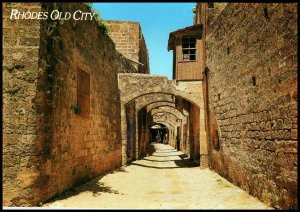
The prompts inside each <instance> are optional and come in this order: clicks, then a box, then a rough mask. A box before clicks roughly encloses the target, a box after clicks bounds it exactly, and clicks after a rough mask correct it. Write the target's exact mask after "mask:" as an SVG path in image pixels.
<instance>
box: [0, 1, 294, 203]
mask: <svg viewBox="0 0 300 212" xmlns="http://www.w3.org/2000/svg"><path fill="white" fill-rule="evenodd" d="M296 6H297V5H296V4H283V3H281V4H249V3H243V4H240V3H239V4H237V3H197V5H196V7H195V8H194V9H193V11H194V13H195V16H194V25H193V26H187V27H186V28H183V29H179V30H176V31H174V32H171V33H170V37H169V41H168V50H173V55H174V57H173V79H172V80H168V79H167V78H166V77H160V76H151V75H150V74H149V58H148V52H147V47H146V43H145V40H144V37H143V34H142V30H141V27H140V25H139V23H137V22H128V21H106V23H108V24H109V25H110V31H109V33H108V35H107V34H105V33H103V32H101V31H99V26H98V23H97V21H96V20H91V21H88V23H87V22H86V21H74V20H68V21H64V22H62V21H51V20H49V19H48V20H36V19H35V20H21V19H19V20H11V19H10V18H9V16H10V12H11V9H18V10H20V11H36V12H39V11H44V12H45V11H52V10H54V9H58V10H60V11H69V12H74V11H76V10H78V9H80V10H82V11H85V12H89V11H90V8H89V7H88V6H87V5H86V4H84V3H80V4H78V3H76V4H75V3H42V4H39V3H5V4H3V6H2V11H3V205H4V206H36V205H38V204H39V203H40V202H44V201H46V200H48V199H50V198H52V197H53V196H55V195H57V194H60V193H62V192H64V191H66V190H68V189H70V188H71V187H73V186H75V185H78V184H80V183H83V182H84V181H86V180H89V179H91V178H94V177H96V176H99V175H100V174H103V173H105V172H107V171H110V170H114V169H116V168H117V167H120V166H121V165H126V164H129V163H130V162H131V161H133V160H136V159H139V158H141V157H143V156H145V155H146V153H147V148H148V146H149V143H150V142H153V141H155V142H165V143H168V144H169V145H171V146H172V147H174V148H176V149H178V150H180V151H182V152H183V153H185V154H186V156H187V158H189V159H190V160H192V161H194V162H195V163H196V164H198V165H199V166H200V168H207V167H209V168H210V169H213V170H215V171H216V172H218V173H219V174H220V175H222V176H223V177H225V178H227V179H228V180H229V181H231V182H232V183H234V184H236V185H238V186H240V187H241V188H242V189H244V190H246V191H248V192H249V193H250V194H251V195H253V196H256V197H258V198H259V199H260V200H262V201H263V202H265V203H266V204H268V205H270V206H272V207H274V208H280V209H290V208H297V207H298V205H297V168H298V166H297V139H298V137H297V130H298V129H297V107H298V105H297V79H296V77H297V45H298V43H297V36H298V34H297V7H296ZM199 180H201V179H199ZM199 192H200V191H199Z"/></svg>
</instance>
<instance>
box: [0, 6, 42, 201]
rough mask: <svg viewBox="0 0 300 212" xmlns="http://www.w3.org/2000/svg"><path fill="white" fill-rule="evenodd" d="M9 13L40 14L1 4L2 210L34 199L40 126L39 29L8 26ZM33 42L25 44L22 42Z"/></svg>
mask: <svg viewBox="0 0 300 212" xmlns="http://www.w3.org/2000/svg"><path fill="white" fill-rule="evenodd" d="M12 8H15V9H18V10H24V11H29V10H31V11H40V10H41V6H40V5H39V4H20V3H5V4H2V12H3V75H2V76H3V96H2V97H3V131H2V132H3V165H2V166H3V175H2V183H3V205H4V206H11V205H24V206H29V205H30V203H31V202H35V203H37V202H38V201H39V200H40V199H39V194H40V190H39V188H38V186H39V185H40V184H39V182H38V179H39V177H40V170H39V164H40V163H41V148H42V147H41V145H40V144H39V140H40V138H39V135H40V133H39V132H40V131H42V130H43V128H42V126H41V125H39V124H38V120H39V117H40V116H41V115H42V114H41V111H39V105H40V104H39V101H38V92H37V81H38V78H39V75H40V74H41V73H40V71H39V69H38V68H39V60H38V59H39V58H38V56H39V37H40V23H39V21H37V20H28V21H27V20H26V21H21V20H20V21H18V20H10V19H9V15H10V11H11V9H12ZM29 40H31V41H35V42H34V43H31V44H29V43H26V42H24V41H29Z"/></svg>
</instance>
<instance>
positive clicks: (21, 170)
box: [3, 3, 122, 206]
mask: <svg viewBox="0 0 300 212" xmlns="http://www.w3.org/2000/svg"><path fill="white" fill-rule="evenodd" d="M11 8H19V9H20V10H25V9H26V10H27V9H29V10H37V11H40V10H42V11H52V10H53V9H58V10H59V11H68V12H71V13H73V12H75V11H76V10H78V9H80V10H82V11H86V12H87V11H89V8H88V6H87V5H85V4H83V3H80V4H78V3H76V4H75V3H64V4H52V3H44V4H42V6H41V5H39V4H27V3H26V4H24V3H23V4H12V3H6V4H4V5H3V13H4V28H3V29H4V38H3V39H4V51H3V57H4V70H3V76H4V79H3V82H4V85H3V88H4V89H3V90H4V94H3V108H4V126H3V136H4V139H3V140H4V142H3V144H4V146H3V157H4V163H3V168H4V174H3V185H4V186H3V192H4V200H3V205H5V206H11V205H15V206H29V205H37V204H38V203H39V202H43V201H45V200H47V199H49V198H51V197H53V196H54V195H56V194H58V193H61V192H63V191H65V190H67V189H69V188H71V187H72V186H75V185H77V184H79V183H82V182H84V181H86V180H88V179H91V178H93V177H96V176H98V175H100V174H102V173H105V172H106V171H109V170H113V169H115V168H116V167H119V166H120V165H121V156H122V154H121V142H120V140H121V139H120V130H119V129H120V117H119V114H120V98H119V91H118V87H117V86H118V84H117V71H116V67H115V65H116V49H115V46H114V43H113V41H112V40H111V39H110V38H109V37H108V36H107V35H104V34H102V33H101V32H100V31H99V30H98V27H97V23H96V21H95V20H92V21H76V22H75V21H74V20H69V21H65V22H57V23H56V25H54V24H53V23H54V22H53V21H50V20H44V21H41V22H39V21H38V20H14V21H11V20H9V19H8V17H7V16H8V15H9V13H10V11H11ZM112 129H114V130H112Z"/></svg>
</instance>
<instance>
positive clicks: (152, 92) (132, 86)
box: [118, 73, 207, 168]
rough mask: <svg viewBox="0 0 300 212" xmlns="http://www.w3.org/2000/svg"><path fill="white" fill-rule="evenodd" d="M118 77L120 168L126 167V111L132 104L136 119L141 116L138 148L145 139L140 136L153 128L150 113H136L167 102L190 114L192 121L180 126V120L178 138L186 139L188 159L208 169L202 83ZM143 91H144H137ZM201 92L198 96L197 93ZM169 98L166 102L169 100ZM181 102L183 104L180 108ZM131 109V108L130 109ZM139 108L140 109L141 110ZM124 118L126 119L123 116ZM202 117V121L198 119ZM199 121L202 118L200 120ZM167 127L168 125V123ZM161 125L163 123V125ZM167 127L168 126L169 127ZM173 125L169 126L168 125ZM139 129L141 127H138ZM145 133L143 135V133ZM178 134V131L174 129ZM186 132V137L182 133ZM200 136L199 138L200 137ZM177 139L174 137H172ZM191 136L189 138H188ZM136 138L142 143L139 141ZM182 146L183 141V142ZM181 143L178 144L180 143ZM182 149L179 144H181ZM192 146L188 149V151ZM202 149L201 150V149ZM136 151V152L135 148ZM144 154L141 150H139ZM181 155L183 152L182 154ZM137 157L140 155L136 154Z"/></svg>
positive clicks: (153, 77) (123, 75)
mask: <svg viewBox="0 0 300 212" xmlns="http://www.w3.org/2000/svg"><path fill="white" fill-rule="evenodd" d="M118 77H119V81H118V82H119V89H120V97H121V128H122V130H121V131H122V146H123V164H126V163H127V161H126V156H125V153H126V152H127V150H126V148H127V147H128V142H127V139H128V137H127V134H128V125H127V123H126V116H128V114H127V113H128V112H126V110H128V108H127V107H129V105H130V104H131V103H132V102H133V101H134V102H135V104H136V105H135V106H136V107H135V113H137V115H136V117H137V116H139V117H140V116H143V117H144V118H141V120H142V122H141V123H143V124H142V128H141V129H140V130H139V129H136V138H138V140H137V146H139V145H140V146H145V142H147V139H145V138H146V137H147V136H145V135H143V134H144V133H143V132H148V131H147V130H146V129H147V128H149V127H151V124H153V118H151V114H150V115H149V111H148V110H147V113H148V115H145V114H143V115H139V112H140V111H138V110H137V108H138V109H139V110H142V109H144V107H146V106H147V105H150V104H153V103H155V102H157V103H158V102H169V103H175V105H176V102H179V104H178V105H176V108H177V109H178V110H179V111H181V112H182V113H183V112H184V111H185V113H189V116H190V117H191V119H190V121H189V123H187V124H185V125H181V123H182V119H180V124H178V126H180V131H181V134H180V136H183V137H184V139H186V146H185V148H183V149H185V150H186V151H185V152H186V153H187V154H188V155H190V156H191V159H193V160H199V159H200V157H201V160H200V165H201V167H203V168H204V167H207V149H206V148H207V144H206V134H205V122H204V120H205V119H204V115H205V114H204V113H203V109H204V105H203V104H204V103H203V96H202V93H201V91H202V83H201V82H200V81H199V82H176V81H175V80H174V81H169V80H167V78H166V77H159V76H150V75H145V74H132V73H131V74H127V73H120V74H118ZM141 87H143V89H140V88H141ZM199 90H200V92H199ZM168 98H169V99H168ZM180 101H181V102H184V103H183V104H182V105H180ZM130 107H131V106H130ZM140 108H141V109H140ZM126 114H127V115H126ZM200 114H202V115H203V117H201V115H200ZM200 117H201V118H200ZM167 123H168V122H167ZM162 124H163V123H162ZM169 124H170V123H169ZM171 125H172V124H171ZM137 126H140V125H137ZM172 127H173V128H176V127H177V125H175V126H174V125H172ZM145 130H146V131H145ZM176 130H177V128H176ZM184 132H185V133H184ZM176 133H177V131H176ZM201 134H202V135H203V136H202V137H201V136H200V135H201ZM175 135H176V134H175ZM189 135H191V136H189ZM139 137H142V138H143V139H142V140H140V139H139ZM181 142H183V139H182V141H181ZM181 142H180V143H181ZM181 145H182V144H181ZM190 146H191V147H190ZM201 148H202V149H201ZM136 149H137V151H139V148H136ZM141 151H142V152H143V150H141ZM183 151H184V150H183ZM137 155H138V156H140V154H139V153H137Z"/></svg>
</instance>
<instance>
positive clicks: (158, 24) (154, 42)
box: [93, 3, 196, 79]
mask: <svg viewBox="0 0 300 212" xmlns="http://www.w3.org/2000/svg"><path fill="white" fill-rule="evenodd" d="M194 6H196V3H93V7H94V8H95V9H97V10H98V11H100V17H101V18H102V19H104V20H123V21H137V22H139V23H140V25H141V28H142V31H143V34H144V38H145V41H146V44H147V48H148V52H149V62H150V73H151V74H156V75H164V76H167V77H168V78H169V79H172V63H173V62H172V60H173V59H172V58H173V53H172V51H170V52H168V50H167V45H168V38H169V33H170V32H172V31H175V30H177V29H181V28H184V27H187V26H191V25H193V12H192V8H193V7H194Z"/></svg>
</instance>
